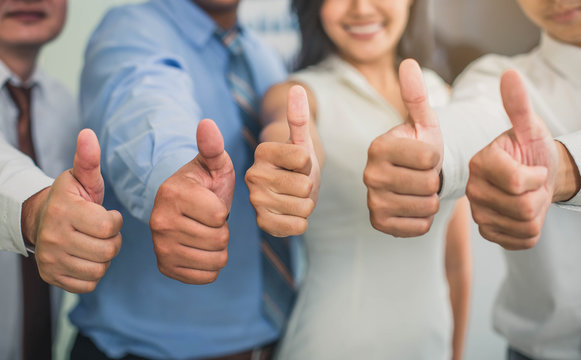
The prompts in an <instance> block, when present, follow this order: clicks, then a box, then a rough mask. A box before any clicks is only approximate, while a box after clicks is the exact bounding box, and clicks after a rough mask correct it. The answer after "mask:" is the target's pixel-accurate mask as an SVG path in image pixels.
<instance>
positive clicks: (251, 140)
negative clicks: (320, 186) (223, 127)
mask: <svg viewBox="0 0 581 360" xmlns="http://www.w3.org/2000/svg"><path fill="white" fill-rule="evenodd" d="M239 32H240V31H239V29H238V27H234V28H232V29H230V30H228V31H225V30H222V29H218V30H217V31H216V35H217V36H218V38H219V39H220V41H221V42H222V43H223V44H224V46H225V47H226V48H227V49H228V52H229V54H230V56H229V59H228V73H227V80H228V85H229V87H230V91H231V92H232V96H233V98H234V100H235V101H236V104H237V105H238V108H239V110H240V117H241V118H242V121H243V135H244V138H245V139H246V142H247V143H248V145H249V147H248V148H249V151H250V158H254V149H255V148H256V146H257V145H258V137H259V134H260V130H261V126H260V122H259V120H258V114H259V106H260V99H259V97H258V95H257V94H256V91H255V85H254V81H253V79H252V73H251V71H250V66H249V65H248V61H247V60H246V57H245V55H244V49H243V47H242V43H241V40H240V37H239ZM260 245H261V249H262V273H263V274H262V275H263V276H262V277H263V284H262V286H263V291H262V300H263V301H262V303H263V307H262V308H263V311H264V312H265V314H266V316H267V317H268V319H269V320H271V321H272V323H273V324H274V325H275V326H276V328H277V329H278V330H281V331H282V329H283V328H284V326H285V325H286V321H287V319H288V317H289V315H290V313H291V311H292V306H293V304H294V300H295V295H296V284H295V281H294V278H293V275H292V272H291V256H290V239H289V238H282V239H281V238H275V237H274V236H272V235H270V234H268V233H266V232H263V231H261V244H260Z"/></svg>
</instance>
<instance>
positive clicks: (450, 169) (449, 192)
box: [439, 144, 466, 198]
mask: <svg viewBox="0 0 581 360" xmlns="http://www.w3.org/2000/svg"><path fill="white" fill-rule="evenodd" d="M465 191H466V184H465V183H462V169H461V167H460V166H458V161H456V160H455V159H454V158H453V156H452V152H451V151H450V149H449V148H448V147H447V146H446V145H445V144H444V161H443V163H442V189H441V190H440V194H439V195H440V198H459V197H462V196H463V195H464V192H465Z"/></svg>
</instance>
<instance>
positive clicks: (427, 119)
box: [399, 59, 439, 128]
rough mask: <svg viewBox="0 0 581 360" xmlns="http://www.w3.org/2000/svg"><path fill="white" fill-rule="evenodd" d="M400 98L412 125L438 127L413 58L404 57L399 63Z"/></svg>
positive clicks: (420, 74) (417, 65) (420, 72)
mask: <svg viewBox="0 0 581 360" xmlns="http://www.w3.org/2000/svg"><path fill="white" fill-rule="evenodd" d="M399 82H400V87H401V98H402V100H403V102H404V104H405V106H406V108H407V110H408V114H409V116H408V118H409V119H408V121H409V122H410V123H411V124H412V125H414V126H421V127H428V128H430V127H439V124H438V119H437V117H436V114H435V113H434V111H433V110H432V107H431V106H430V103H429V102H428V92H427V90H426V85H425V84H424V77H423V76H422V69H421V68H420V65H419V64H418V63H417V62H416V61H415V60H413V59H405V60H404V61H402V63H401V64H400V65H399Z"/></svg>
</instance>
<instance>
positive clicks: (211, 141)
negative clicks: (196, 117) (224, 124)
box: [196, 119, 227, 171]
mask: <svg viewBox="0 0 581 360" xmlns="http://www.w3.org/2000/svg"><path fill="white" fill-rule="evenodd" d="M196 139H197V142H198V151H199V153H200V155H201V156H202V158H203V160H204V163H205V165H206V167H207V168H208V170H210V171H216V170H220V169H222V168H223V167H224V166H226V164H227V155H226V152H224V139H223V138H222V133H221V132H220V129H218V126H217V125H216V123H215V122H213V121H212V120H210V119H204V120H202V121H201V122H200V124H199V125H198V130H197V132H196Z"/></svg>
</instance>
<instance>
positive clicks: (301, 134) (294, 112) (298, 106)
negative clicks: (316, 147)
mask: <svg viewBox="0 0 581 360" xmlns="http://www.w3.org/2000/svg"><path fill="white" fill-rule="evenodd" d="M286 116H287V121H288V127H289V130H290V138H291V141H292V143H293V144H295V145H303V146H306V147H311V146H312V140H311V133H310V131H309V119H310V114H309V100H308V98H307V92H306V91H305V89H304V88H303V87H302V86H300V85H293V86H292V87H291V88H290V89H289V91H288V102H287V114H286Z"/></svg>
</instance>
